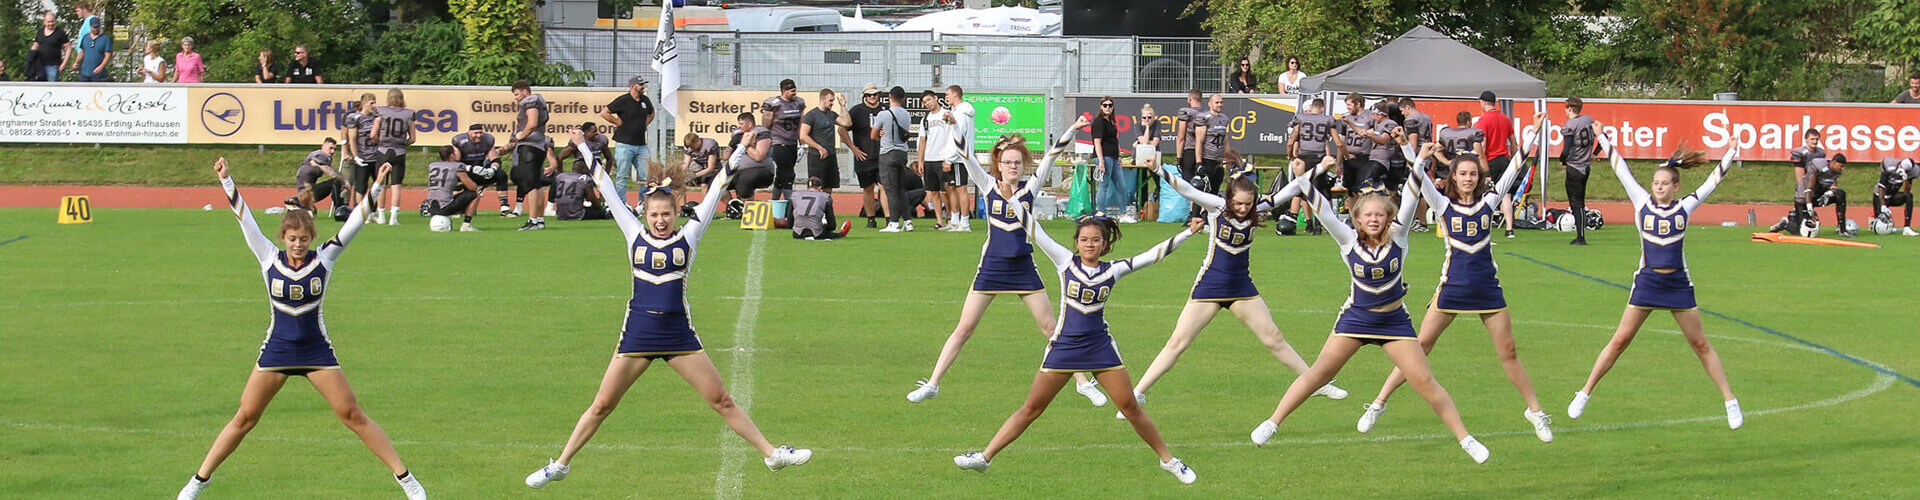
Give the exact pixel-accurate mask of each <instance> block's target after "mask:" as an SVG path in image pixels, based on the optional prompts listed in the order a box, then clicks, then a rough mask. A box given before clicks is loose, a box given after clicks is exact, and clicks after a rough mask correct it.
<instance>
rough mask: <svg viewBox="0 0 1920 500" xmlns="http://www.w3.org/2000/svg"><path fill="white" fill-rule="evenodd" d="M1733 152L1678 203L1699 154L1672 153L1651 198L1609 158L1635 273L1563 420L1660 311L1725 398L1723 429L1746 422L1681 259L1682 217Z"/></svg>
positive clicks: (1582, 405) (1714, 182)
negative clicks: (1624, 207)
mask: <svg viewBox="0 0 1920 500" xmlns="http://www.w3.org/2000/svg"><path fill="white" fill-rule="evenodd" d="M1600 145H1601V146H1603V147H1605V148H1607V149H1609V150H1611V149H1613V141H1612V140H1611V139H1609V138H1608V137H1606V136H1601V137H1600ZM1737 152H1738V150H1737V149H1729V150H1728V151H1727V154H1726V156H1725V157H1724V158H1721V159H1720V167H1719V168H1716V169H1714V170H1713V173H1711V174H1708V175H1707V180H1705V181H1703V182H1701V183H1700V188H1699V189H1696V190H1694V191H1693V194H1690V195H1687V196H1685V197H1681V198H1679V199H1675V198H1674V194H1675V193H1676V192H1678V191H1679V190H1680V170H1679V169H1683V168H1694V167H1697V166H1700V165H1702V164H1705V163H1706V162H1707V155H1706V153H1705V152H1702V151H1688V150H1684V149H1682V150H1680V151H1679V152H1676V153H1675V154H1674V155H1673V158H1672V159H1669V160H1667V161H1666V163H1662V164H1661V165H1660V168H1658V169H1656V170H1654V171H1653V192H1652V193H1651V194H1649V193H1648V192H1647V190H1646V189H1643V188H1641V187H1640V183H1639V182H1638V181H1635V180H1634V179H1633V172H1632V171H1630V170H1627V161H1626V160H1625V159H1622V157H1621V155H1618V154H1615V155H1613V173H1614V175H1616V176H1619V177H1620V184H1621V185H1622V186H1625V187H1626V190H1627V198H1629V199H1632V200H1633V207H1634V220H1635V223H1634V226H1635V227H1636V228H1638V230H1639V231H1640V270H1639V271H1638V272H1635V273H1634V275H1633V291H1632V292H1631V293H1630V294H1629V295H1628V297H1627V307H1626V310H1625V311H1623V312H1621V313H1620V328H1619V329H1617V330H1614V332H1613V340H1610V341H1608V342H1607V346H1606V347H1604V348H1602V349H1600V357H1599V358H1598V359H1595V360H1594V361H1593V373H1590V374H1588V375H1587V385H1586V386H1585V387H1582V388H1580V392H1575V393H1573V402H1572V403H1569V404H1567V416H1568V417H1572V418H1580V415H1581V414H1582V413H1586V409H1587V400H1588V399H1590V398H1592V397H1593V388H1594V386H1597V385H1600V377H1604V376H1606V375H1607V370H1611V369H1613V363H1614V361H1618V360H1619V359H1620V353H1621V352H1623V351H1626V350H1627V345H1628V344H1630V343H1632V342H1633V336H1634V335H1635V334H1638V333H1640V325H1641V324H1643V323H1645V322H1646V321H1647V316H1649V315H1652V314H1653V311H1655V310H1666V311H1672V312H1673V320H1674V321H1675V322H1677V323H1679V324H1680V333H1681V334H1682V335H1685V336H1686V337H1687V344H1688V345H1691V346H1693V354H1694V355H1696V356H1699V357H1700V364H1701V365H1702V366H1705V367H1706V369H1707V378H1711V379H1713V384H1714V385H1716V386H1719V387H1720V396H1721V397H1723V398H1726V407H1727V427H1729V428H1733V429H1739V428H1740V423H1741V422H1742V421H1744V420H1745V419H1746V417H1745V416H1744V415H1742V414H1741V413H1740V400H1739V399H1736V398H1734V397H1733V389H1732V388H1730V387H1728V386H1727V372H1726V370H1725V369H1723V368H1721V367H1720V355H1719V354H1718V353H1715V352H1714V351H1713V344H1711V343H1709V342H1707V334H1706V333H1705V331H1704V330H1703V329H1702V328H1701V327H1700V307H1699V305H1697V304H1696V303H1695V302H1694V298H1693V280H1692V279H1691V278H1689V277H1688V276H1687V256H1686V253H1685V245H1686V242H1687V241H1686V237H1687V217H1688V216H1691V215H1692V214H1693V211H1694V209H1697V208H1700V204H1701V203H1704V202H1705V201H1706V199H1707V195H1709V194H1713V188H1714V187H1715V186H1719V185H1720V178H1721V177H1723V176H1725V175H1726V173H1727V166H1728V165H1731V164H1732V163H1733V157H1734V155H1735V154H1736V153H1737ZM1809 172H1811V170H1809Z"/></svg>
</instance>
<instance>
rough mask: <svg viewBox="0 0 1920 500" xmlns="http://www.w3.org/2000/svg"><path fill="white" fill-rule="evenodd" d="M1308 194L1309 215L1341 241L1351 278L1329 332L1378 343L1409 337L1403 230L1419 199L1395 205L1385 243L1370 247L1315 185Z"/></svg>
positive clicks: (1405, 195) (1408, 193)
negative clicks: (1340, 216)
mask: <svg viewBox="0 0 1920 500" xmlns="http://www.w3.org/2000/svg"><path fill="white" fill-rule="evenodd" d="M1401 190H1402V192H1401V199H1411V198H1413V196H1414V194H1413V192H1412V190H1413V187H1412V184H1408V185H1407V186H1406V187H1403V188H1401ZM1308 196H1311V197H1312V198H1313V207H1314V213H1313V215H1314V217H1317V218H1319V219H1320V225H1321V226H1324V227H1326V228H1327V234H1328V235H1331V236H1333V241H1334V242H1336V243H1339V244H1340V259H1341V262H1342V263H1343V264H1345V266H1346V268H1347V273H1348V274H1349V275H1350V277H1351V278H1352V279H1353V290H1352V291H1351V292H1350V293H1349V294H1348V295H1347V303H1346V304H1345V305H1342V306H1340V317H1339V319H1337V320H1335V321H1334V324H1333V334H1334V335H1338V336H1342V337H1351V338H1356V339H1360V341H1361V342H1366V343H1369V344H1379V343H1385V342H1388V341H1394V340H1414V339H1415V338H1416V337H1417V336H1416V335H1415V333H1414V329H1413V320H1412V319H1411V318H1410V317H1408V316H1407V306H1406V304H1405V302H1406V297H1407V284H1406V282H1404V281H1401V276H1402V272H1403V271H1404V270H1405V267H1404V266H1405V264H1406V258H1407V231H1408V228H1409V227H1411V226H1412V224H1413V216H1414V212H1415V211H1416V209H1417V208H1418V206H1419V204H1418V203H1406V204H1403V205H1401V206H1400V213H1399V214H1397V215H1396V216H1395V218H1394V221H1393V222H1392V223H1391V225H1390V226H1389V227H1388V229H1387V234H1388V238H1387V243H1386V244H1385V245H1381V246H1379V247H1369V246H1367V244H1366V243H1364V242H1362V241H1360V234H1359V233H1358V232H1356V231H1354V229H1353V227H1352V226H1348V225H1347V223H1345V222H1342V221H1341V220H1340V218H1339V216H1338V215H1335V214H1334V213H1333V202H1332V201H1330V200H1328V199H1327V198H1326V196H1323V195H1321V194H1320V193H1319V192H1318V191H1309V192H1308Z"/></svg>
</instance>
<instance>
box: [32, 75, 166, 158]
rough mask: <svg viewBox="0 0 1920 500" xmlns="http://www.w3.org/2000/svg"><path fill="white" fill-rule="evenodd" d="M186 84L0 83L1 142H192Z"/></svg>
mask: <svg viewBox="0 0 1920 500" xmlns="http://www.w3.org/2000/svg"><path fill="white" fill-rule="evenodd" d="M187 102H188V96H187V89H186V88H184V87H146V86H141V87H133V86H111V87H79V86H60V85H48V86H0V142H72V143H131V144H180V143H185V142H187V113H188V111H187V108H188V105H187Z"/></svg>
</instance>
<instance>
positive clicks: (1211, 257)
mask: <svg viewBox="0 0 1920 500" xmlns="http://www.w3.org/2000/svg"><path fill="white" fill-rule="evenodd" d="M1159 173H1160V178H1161V179H1164V180H1165V181H1166V182H1167V183H1168V184H1169V185H1171V186H1173V189H1174V191H1176V192H1179V193H1180V196H1182V197H1185V198H1186V199H1188V200H1190V201H1192V202H1193V203H1194V205H1195V206H1198V207H1199V208H1201V209H1204V210H1206V215H1205V216H1204V219H1205V220H1206V223H1207V234H1208V238H1207V257H1206V259H1205V260H1202V261H1201V262H1200V272H1199V273H1198V274H1195V275H1194V277H1193V291H1192V292H1191V293H1189V294H1188V295H1187V300H1188V301H1189V302H1224V303H1227V304H1232V303H1233V302H1236V301H1241V300H1247V299H1252V298H1255V297H1259V296H1260V290H1259V289H1256V288H1255V287H1254V286H1253V272H1252V270H1251V267H1252V265H1251V260H1252V258H1253V257H1252V254H1251V253H1249V252H1248V250H1249V249H1251V248H1253V235H1254V233H1255V232H1256V231H1254V227H1255V225H1254V221H1253V220H1240V219H1239V218H1236V217H1233V216H1230V215H1227V212H1226V206H1227V200H1226V199H1225V198H1221V197H1220V196H1219V195H1215V194H1212V193H1207V192H1205V191H1201V190H1199V189H1197V188H1194V187H1193V184H1190V183H1188V182H1187V181H1186V180H1185V179H1181V178H1180V176H1179V175H1175V173H1174V172H1173V171H1172V170H1171V169H1168V168H1162V169H1160V171H1159ZM1312 179H1313V176H1310V175H1303V176H1300V177H1298V178H1295V179H1294V180H1293V182H1290V183H1288V184H1287V185H1286V187H1283V188H1281V189H1280V190H1279V191H1275V192H1273V193H1272V194H1268V195H1267V196H1266V197H1263V198H1260V199H1259V200H1257V201H1256V202H1255V204H1254V206H1253V209H1252V211H1251V212H1248V213H1250V214H1259V213H1261V212H1265V211H1268V210H1272V209H1273V208H1274V207H1278V206H1280V205H1281V204H1282V203H1286V202H1287V200H1291V199H1293V197H1295V196H1299V195H1300V191H1301V190H1304V189H1306V187H1307V185H1308V183H1309V182H1311V181H1312Z"/></svg>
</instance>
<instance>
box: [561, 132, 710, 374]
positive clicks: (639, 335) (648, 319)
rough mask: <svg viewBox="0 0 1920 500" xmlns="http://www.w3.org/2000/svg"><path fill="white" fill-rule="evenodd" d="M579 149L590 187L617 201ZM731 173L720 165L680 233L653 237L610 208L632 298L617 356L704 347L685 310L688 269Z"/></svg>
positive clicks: (663, 354) (596, 159)
mask: <svg viewBox="0 0 1920 500" xmlns="http://www.w3.org/2000/svg"><path fill="white" fill-rule="evenodd" d="M579 147H580V148H581V150H580V151H577V152H578V153H579V154H580V155H581V158H583V159H586V160H587V161H588V162H589V163H591V164H592V165H593V180H594V182H593V185H594V187H595V188H596V189H599V190H600V196H601V197H602V199H608V200H612V199H618V197H619V193H617V192H615V191H614V183H613V179H611V178H608V177H607V172H606V168H605V165H601V163H600V162H601V160H602V157H601V156H597V155H593V154H591V152H590V151H588V150H586V146H584V145H582V146H579ZM733 173H734V169H733V168H725V169H722V170H721V172H720V173H719V177H717V178H715V179H714V184H712V185H710V186H709V187H708V188H707V192H706V196H705V197H704V198H703V199H701V201H700V204H699V205H698V206H696V207H695V208H694V214H693V216H692V217H690V218H688V220H687V223H686V224H684V225H682V226H680V231H679V232H676V233H673V234H671V235H668V236H667V237H666V238H664V239H662V238H655V237H654V236H653V233H652V232H651V231H648V230H647V227H646V224H645V223H643V222H642V221H641V220H640V218H639V217H636V216H634V214H633V212H631V211H627V210H617V209H616V210H609V212H612V215H613V221H614V223H616V224H618V225H619V226H620V232H622V233H626V237H627V247H626V253H627V259H628V263H629V264H630V267H631V271H632V272H633V298H632V299H628V300H627V314H626V319H625V320H623V324H622V328H621V331H620V344H619V347H618V349H617V350H616V351H615V353H616V354H617V355H618V356H620V357H638V358H650V359H668V358H672V357H674V356H681V355H687V354H697V353H700V352H702V351H704V350H705V348H704V347H702V346H701V344H700V336H699V335H696V334H695V333H694V331H693V321H692V320H691V319H690V318H689V317H688V314H687V310H688V307H687V272H688V269H690V268H692V267H693V258H694V256H695V253H696V251H697V250H698V248H699V245H700V237H701V236H703V235H705V234H706V233H707V227H708V226H709V225H710V224H711V223H712V222H713V210H714V207H716V206H718V205H719V202H720V193H722V192H725V191H726V190H724V189H721V188H720V186H724V185H726V183H727V181H729V180H731V178H732V177H733ZM643 197H644V195H643Z"/></svg>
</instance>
